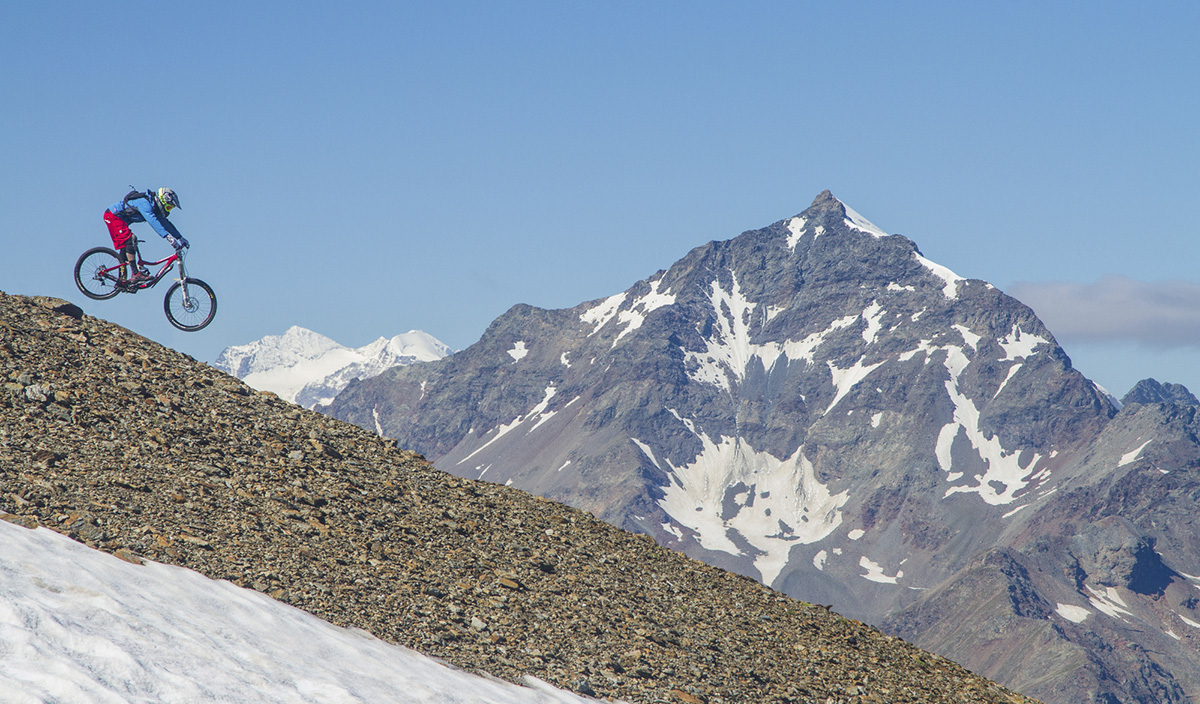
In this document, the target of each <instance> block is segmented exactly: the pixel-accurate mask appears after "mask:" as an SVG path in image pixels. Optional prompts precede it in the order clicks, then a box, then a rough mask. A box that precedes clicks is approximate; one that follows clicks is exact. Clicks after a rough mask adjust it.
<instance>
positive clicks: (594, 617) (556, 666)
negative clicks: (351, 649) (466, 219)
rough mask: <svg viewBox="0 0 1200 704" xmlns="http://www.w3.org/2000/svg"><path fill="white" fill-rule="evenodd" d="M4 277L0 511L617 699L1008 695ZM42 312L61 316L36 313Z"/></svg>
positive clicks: (479, 661) (823, 613)
mask: <svg viewBox="0 0 1200 704" xmlns="http://www.w3.org/2000/svg"><path fill="white" fill-rule="evenodd" d="M42 303H43V304H44V305H43V304H39V303H38V302H35V301H33V300H30V299H25V298H21V297H17V296H8V295H5V294H2V293H0V374H2V375H3V377H4V379H5V381H4V387H3V389H0V515H2V516H3V517H4V518H6V519H7V520H10V521H14V522H18V523H21V524H24V525H27V526H34V525H45V526H48V527H50V528H54V529H56V530H59V531H61V532H64V533H67V534H69V535H71V536H72V537H74V538H75V539H77V540H80V541H82V542H85V543H87V544H89V545H92V546H94V547H97V548H99V549H102V550H107V551H110V552H113V553H115V554H117V555H118V556H121V557H123V558H124V559H127V560H130V561H132V562H138V561H140V560H142V559H144V558H150V559H154V560H159V561H162V562H167V563H171V564H176V565H180V566H184V567H189V568H192V569H195V570H198V571H200V572H202V573H204V574H206V575H208V576H210V577H213V578H221V579H228V580H231V581H233V582H236V583H237V584H239V585H243V586H249V587H253V588H255V589H258V590H261V591H264V592H267V593H269V594H271V595H273V596H274V597H275V598H278V599H280V600H282V601H285V602H287V603H290V604H293V605H295V606H298V607H300V608H303V609H306V610H308V611H310V612H312V613H314V614H316V615H318V616H321V617H323V618H326V619H328V620H330V621H332V622H334V623H336V624H339V625H343V626H357V627H361V628H364V629H367V630H369V631H371V632H372V633H374V634H376V635H378V636H379V637H381V638H384V639H387V640H390V641H393V642H396V643H401V644H404V645H407V646H410V647H413V648H416V649H419V650H421V651H422V652H425V653H428V654H432V655H436V656H438V657H440V658H443V659H445V660H446V661H448V662H450V663H452V664H454V665H457V666H459V667H463V668H467V669H471V670H477V671H487V672H491V673H493V674H496V675H498V676H501V677H507V678H510V679H515V678H517V677H519V676H520V675H522V674H524V673H529V674H533V675H535V676H537V677H540V678H542V679H545V680H548V681H550V682H552V683H554V684H556V685H558V686H561V687H566V688H571V689H575V690H578V691H585V692H596V693H598V694H600V695H602V696H605V697H618V698H622V699H626V700H628V701H631V702H662V701H678V702H709V703H710V704H716V703H717V702H829V701H833V702H855V703H858V702H913V703H917V702H946V703H950V702H955V703H957V702H1026V701H1030V700H1028V699H1026V698H1024V697H1021V696H1019V695H1015V694H1012V693H1010V692H1008V691H1006V690H1004V689H1003V688H1001V687H999V686H997V685H995V684H993V683H991V682H989V681H987V680H985V679H983V678H981V677H978V676H975V675H972V674H970V673H968V672H966V671H965V670H963V669H962V668H961V667H959V666H957V665H955V664H953V663H951V662H949V661H947V660H945V659H943V658H941V657H938V656H935V655H931V654H929V653H926V652H923V651H920V650H918V649H916V648H914V647H912V646H910V645H908V644H906V643H904V642H903V641H901V640H899V639H897V638H894V637H889V636H885V635H883V634H882V633H880V632H879V631H877V630H875V629H873V628H870V627H868V626H865V625H863V624H862V623H859V622H856V621H852V620H847V619H845V618H842V617H840V616H838V615H837V614H835V613H832V612H830V611H829V610H828V609H827V608H821V607H819V606H814V605H811V604H807V603H803V602H799V601H795V600H793V599H790V598H788V597H786V596H784V595H782V594H780V593H778V592H775V591H772V590H770V589H768V588H766V587H763V586H762V585H760V584H757V583H755V582H753V581H751V580H748V579H745V578H743V577H739V576H736V575H734V574H731V573H728V572H724V571H721V570H718V569H715V568H712V567H710V566H707V565H704V564H702V563H699V562H696V561H693V560H690V559H688V558H686V557H684V556H682V555H680V554H678V553H675V552H672V551H669V550H666V549H663V548H661V547H659V546H656V545H655V544H654V543H653V541H651V540H649V539H647V538H645V537H643V536H636V535H633V534H630V533H626V532H623V531H620V530H617V529H615V528H613V527H611V526H608V525H606V524H604V523H601V522H599V521H597V520H595V519H593V518H592V517H591V516H589V515H587V514H586V513H583V512H581V511H578V510H575V509H571V508H568V507H565V506H563V505H560V504H556V503H553V502H550V501H546V500H544V499H540V498H537V497H533V496H530V495H528V494H525V493H523V492H520V491H517V490H515V489H510V488H506V487H502V486H497V485H494V484H489V483H485V482H476V481H471V480H463V479H458V478H455V477H453V476H450V475H447V474H445V473H443V472H440V471H438V470H436V469H434V468H433V467H432V466H431V465H430V464H428V463H427V462H425V461H424V460H423V459H422V458H420V457H418V456H416V455H414V454H413V453H411V452H407V451H400V450H397V449H395V446H394V442H390V441H385V440H383V439H381V438H379V437H378V436H376V435H374V434H373V433H369V432H366V431H363V430H361V429H359V428H356V427H354V426H352V425H349V424H346V423H342V422H339V421H336V420H333V419H331V418H328V417H326V416H322V415H318V414H316V413H312V412H309V411H305V410H303V409H300V408H298V407H296V406H294V405H292V404H289V403H286V402H284V401H281V400H280V399H279V398H277V397H275V396H274V395H272V394H265V393H258V392H254V391H253V390H251V389H250V388H249V387H248V386H246V385H244V384H242V383H240V382H239V381H237V380H236V379H234V378H232V377H229V376H226V375H225V374H223V373H221V372H219V371H217V370H215V369H212V368H210V367H207V366H205V365H202V364H198V363H196V362H195V361H194V360H192V359H191V358H189V357H187V356H185V355H181V354H179V353H176V352H174V351H172V350H168V349H164V348H162V347H161V346H159V345H157V344H154V343H152V342H150V341H148V340H146V339H144V338H141V337H139V336H137V335H135V334H133V333H131V332H129V331H127V330H124V329H122V328H119V327H117V326H114V325H111V324H108V323H105V322H103V321H100V320H97V319H95V318H91V317H88V316H84V315H82V314H81V312H80V311H79V309H78V308H69V307H67V305H66V304H65V302H63V301H57V302H55V301H43V302H42ZM55 309H57V310H58V311H61V312H56V310H55Z"/></svg>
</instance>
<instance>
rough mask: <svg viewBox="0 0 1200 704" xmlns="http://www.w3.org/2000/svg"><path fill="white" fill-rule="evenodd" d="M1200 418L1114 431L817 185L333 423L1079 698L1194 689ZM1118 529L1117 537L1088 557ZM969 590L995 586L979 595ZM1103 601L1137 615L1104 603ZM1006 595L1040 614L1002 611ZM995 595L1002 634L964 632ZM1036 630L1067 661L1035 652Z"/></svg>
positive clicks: (1011, 339) (960, 293)
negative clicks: (799, 208)
mask: <svg viewBox="0 0 1200 704" xmlns="http://www.w3.org/2000/svg"><path fill="white" fill-rule="evenodd" d="M1185 391H1186V390H1185ZM1168 396H1169V397H1170V398H1171V399H1176V398H1181V397H1182V396H1181V394H1179V393H1178V392H1169V393H1168ZM1189 396H1190V394H1189ZM1189 408H1190V407H1184V406H1180V405H1178V404H1176V403H1173V402H1172V403H1167V404H1160V403H1152V404H1133V405H1131V406H1129V407H1127V408H1126V410H1125V411H1123V412H1121V413H1120V414H1118V411H1117V408H1116V406H1115V405H1114V404H1113V403H1112V402H1111V401H1110V400H1109V399H1108V397H1107V396H1106V394H1104V393H1102V392H1101V391H1100V390H1098V389H1097V387H1096V386H1095V385H1094V384H1092V383H1091V382H1090V381H1088V380H1087V379H1085V378H1084V377H1083V376H1082V375H1081V374H1079V373H1078V372H1077V371H1076V370H1074V369H1073V368H1072V367H1071V364H1070V360H1069V359H1068V358H1067V356H1066V354H1064V352H1063V351H1062V349H1061V348H1060V347H1059V346H1058V345H1057V343H1056V342H1055V341H1054V337H1053V336H1052V335H1051V334H1050V332H1049V331H1048V330H1046V328H1045V327H1044V326H1043V325H1042V323H1041V321H1040V320H1038V318H1037V317H1036V316H1035V315H1034V313H1033V311H1032V310H1030V309H1029V308H1028V307H1026V306H1025V305H1023V304H1021V303H1020V302H1019V301H1017V300H1015V299H1013V298H1011V297H1009V296H1007V295H1005V294H1004V293H1002V292H1001V291H999V290H997V289H996V288H994V287H992V286H991V285H989V284H987V283H985V282H983V281H978V280H967V279H963V278H961V277H958V276H956V275H955V274H954V273H953V272H950V271H949V270H947V269H945V268H944V267H941V266H939V265H937V264H935V263H933V262H931V261H929V260H928V259H926V258H925V257H923V256H922V255H921V254H920V252H919V250H918V249H917V247H916V245H915V244H914V243H913V242H912V241H910V240H908V239H906V238H904V237H901V236H898V235H888V234H886V233H884V232H883V231H882V230H880V229H879V228H878V227H876V226H874V225H872V224H871V223H870V222H869V221H867V220H866V219H864V218H863V217H862V216H861V215H859V214H858V213H855V212H854V211H853V210H852V209H850V208H848V207H846V206H845V205H844V204H842V203H841V202H839V201H838V200H837V199H836V198H834V197H833V196H832V195H831V194H829V193H828V192H826V193H822V194H821V195H820V196H818V197H817V199H816V200H815V201H814V203H813V205H812V206H811V207H810V208H809V209H807V210H805V211H804V212H803V213H801V214H799V215H797V216H795V217H792V218H789V219H786V220H782V221H780V222H777V223H775V224H773V225H770V226H769V227H766V228H763V229H760V230H754V231H750V232H746V233H743V234H742V235H740V236H738V237H735V238H734V239H732V240H728V241H723V242H711V243H709V244H707V245H704V246H702V247H698V248H696V249H695V250H693V251H692V252H690V253H688V254H687V255H686V256H685V257H683V258H682V259H680V260H679V261H678V262H676V263H675V264H673V265H672V266H671V267H669V268H668V269H666V270H664V271H659V272H657V273H655V274H654V275H653V276H651V277H650V278H648V279H646V280H644V281H640V282H638V283H636V284H634V285H633V286H632V287H631V288H629V289H628V290H627V291H625V292H623V293H620V294H616V295H614V296H611V297H609V298H606V299H601V300H597V301H591V302H588V303H584V304H581V305H579V306H576V307H575V308H571V309H564V310H542V309H538V308H533V307H531V306H525V305H522V306H516V307H514V308H513V309H511V310H510V311H508V312H507V313H506V314H504V315H503V316H501V317H500V318H498V319H497V320H496V321H495V322H494V323H493V324H492V325H491V326H490V327H489V328H488V330H487V331H486V332H485V334H484V335H483V337H482V339H481V340H480V341H479V342H478V343H477V344H475V345H473V346H472V347H470V348H468V349H466V350H464V351H462V352H459V353H456V354H455V355H453V356H452V357H449V358H447V359H445V360H441V361H439V362H433V363H430V364H424V365H420V366H419V367H412V368H407V369H392V370H389V371H388V372H385V373H384V374H382V375H380V376H378V377H375V378H372V379H366V380H362V381H359V382H356V383H353V384H351V385H350V386H348V387H347V389H346V390H345V391H344V392H343V393H342V394H340V395H339V396H338V397H337V398H336V399H335V400H334V402H333V404H331V406H330V407H329V408H328V409H327V410H328V412H329V413H331V414H332V415H334V416H335V417H338V418H342V419H345V420H350V421H352V422H354V423H356V424H358V425H360V426H362V427H364V428H372V429H376V430H378V431H380V432H381V433H382V434H384V435H386V436H389V437H395V438H397V439H398V440H399V442H400V444H401V445H402V446H405V447H411V448H413V449H415V450H417V451H419V452H422V453H424V454H426V455H427V456H429V457H432V458H434V459H435V463H436V465H437V466H438V467H439V468H441V469H444V470H446V471H448V472H451V473H454V474H456V475H459V476H462V477H470V478H475V479H484V480H488V481H493V482H497V483H501V484H511V485H512V486H516V487H519V488H522V489H525V490H527V491H530V492H535V493H538V494H541V495H543V496H547V497H550V498H553V499H555V500H558V501H562V502H564V503H568V504H570V505H573V506H576V507H579V508H583V509H585V510H587V511H590V512H591V513H593V514H594V515H596V516H598V517H600V518H602V519H604V520H606V521H608V522H611V523H613V524H615V525H618V526H621V527H623V528H626V529H629V530H632V531H639V532H644V533H646V534H649V535H651V536H653V537H654V538H655V539H656V540H657V541H658V542H660V543H662V544H664V545H667V546H669V547H672V548H674V549H677V550H680V551H682V552H684V553H685V554H687V555H690V556H692V557H695V558H698V559H701V560H704V561H705V562H708V563H710V564H713V565H718V566H721V567H724V568H728V569H732V570H735V571H738V572H740V573H742V574H746V575H749V576H752V577H754V578H756V579H759V580H761V581H762V582H764V583H766V584H768V585H771V586H772V587H774V588H776V589H779V590H781V591H784V592H785V593H788V594H790V595H793V596H796V597H798V598H803V599H807V600H810V601H820V602H828V603H832V604H833V605H834V608H835V609H838V610H840V611H842V612H843V613H847V614H849V615H852V616H854V617H857V618H861V619H864V620H866V621H868V622H872V623H877V624H886V625H887V627H888V628H892V629H894V630H896V631H897V632H902V633H903V634H904V635H905V636H906V637H909V638H912V639H914V640H916V641H917V642H919V643H924V644H927V645H928V647H931V648H934V649H937V650H938V652H941V653H943V654H947V655H952V656H953V657H954V658H956V659H958V660H959V661H960V662H963V663H965V664H967V665H968V666H970V667H973V668H976V669H977V670H978V671H980V672H984V673H987V674H989V675H990V676H996V677H1009V678H1010V679H1008V680H1004V681H1006V682H1009V683H1014V685H1015V684H1016V683H1020V685H1021V686H1023V687H1027V688H1028V689H1027V693H1029V694H1032V695H1035V696H1039V697H1043V698H1046V699H1048V700H1052V701H1055V702H1064V704H1066V703H1067V702H1070V703H1071V704H1074V702H1080V701H1092V700H1097V701H1103V700H1104V697H1110V698H1116V700H1119V701H1156V702H1163V701H1185V699H1184V698H1183V697H1184V694H1183V692H1185V691H1186V692H1193V691H1195V692H1197V693H1200V687H1198V686H1197V685H1198V684H1200V679H1198V676H1200V663H1198V662H1196V658H1194V657H1192V656H1191V655H1186V656H1185V655H1177V654H1176V653H1177V652H1178V651H1179V648H1178V640H1176V639H1180V640H1186V641H1187V642H1188V643H1191V642H1196V643H1200V640H1197V641H1193V640H1192V639H1193V638H1195V637H1197V636H1200V634H1196V635H1193V634H1192V633H1191V632H1190V631H1191V630H1192V628H1191V626H1186V624H1187V623H1188V620H1190V621H1192V622H1197V623H1200V612H1196V611H1194V610H1193V609H1194V606H1195V603H1194V602H1191V604H1190V605H1187V604H1186V603H1182V604H1172V605H1171V607H1170V608H1167V607H1165V606H1164V605H1163V603H1162V602H1161V599H1162V598H1166V596H1163V595H1167V596H1169V595H1171V594H1174V593H1176V591H1178V592H1179V593H1182V592H1183V591H1186V586H1187V585H1186V582H1187V580H1188V579H1189V578H1187V577H1186V576H1184V575H1188V574H1200V552H1197V551H1196V550H1195V547H1196V546H1195V541H1196V538H1197V536H1198V535H1200V532H1198V531H1195V530H1193V529H1191V528H1190V525H1191V521H1190V516H1189V515H1187V514H1186V513H1185V511H1184V510H1183V509H1182V508H1177V509H1172V511H1177V512H1178V513H1177V514H1171V515H1170V517H1168V512H1167V511H1165V510H1164V511H1163V512H1162V513H1161V515H1160V516H1159V519H1158V521H1157V522H1147V521H1146V520H1145V515H1146V511H1147V508H1148V507H1149V506H1150V505H1151V504H1153V503H1155V502H1159V501H1167V502H1168V503H1175V502H1183V501H1184V497H1185V496H1186V495H1187V491H1188V490H1189V489H1186V488H1185V486H1187V487H1190V486H1192V484H1193V478H1192V472H1193V468H1194V467H1195V466H1196V465H1197V461H1198V458H1200V449H1198V447H1197V441H1196V435H1195V434H1194V433H1193V431H1192V430H1191V428H1190V423H1191V420H1190V418H1191V415H1190V414H1191V413H1192V412H1193V411H1194V409H1192V410H1189ZM1163 472H1167V473H1166V474H1164V473H1163ZM1135 487H1136V489H1135ZM1134 491H1138V492H1145V495H1144V496H1142V498H1140V499H1138V502H1140V503H1138V505H1137V506H1134V505H1132V504H1133V503H1135V502H1134V500H1133V498H1132V496H1131V495H1130V493H1131V492H1134ZM1168 497H1172V498H1168ZM1118 502H1119V503H1122V504H1126V505H1123V506H1121V507H1117V506H1116V505H1114V504H1115V503H1118ZM1103 516H1114V517H1118V518H1123V519H1125V521H1126V525H1127V530H1126V532H1122V530H1112V531H1101V532H1099V533H1096V534H1095V535H1091V536H1090V537H1088V538H1086V539H1084V542H1079V541H1074V542H1073V539H1074V538H1075V536H1076V534H1077V532H1079V529H1081V528H1082V527H1083V526H1086V525H1089V524H1090V523H1092V522H1094V521H1095V520H1097V519H1099V518H1101V517H1103ZM1185 526H1189V527H1188V528H1185ZM1085 547H1086V548H1087V549H1088V550H1091V552H1090V553H1089V555H1091V557H1089V558H1087V559H1083V557H1081V556H1080V555H1077V554H1076V553H1077V552H1080V551H1083V550H1084V549H1085ZM996 551H999V552H996ZM981 554H984V555H989V554H995V555H1006V556H1008V557H1007V560H1008V563H1009V564H1010V566H1011V567H1010V568H1006V569H998V568H997V567H996V566H995V564H992V563H988V565H985V566H986V567H987V569H986V570H983V572H980V569H981V567H980V566H979V564H978V559H979V556H980V555H981ZM1154 555H1157V556H1158V557H1157V558H1155V557H1154ZM1088 560H1091V561H1090V562H1089V561H1088ZM1168 565H1169V566H1170V567H1167V566H1168ZM1018 567H1019V568H1020V569H1018ZM1021 570H1024V572H1023V573H1022V571H1021ZM1064 570H1065V573H1064ZM1089 570H1093V572H1089ZM1022 574H1024V575H1025V576H1020V575H1022ZM1135 574H1136V575H1140V576H1139V577H1133V575H1135ZM984 577H986V579H985V578H984ZM967 579H969V580H971V582H970V583H971V584H976V585H983V586H985V587H987V588H989V589H995V590H998V592H996V593H991V592H989V593H987V594H986V595H977V598H975V599H968V598H966V597H965V595H966V594H968V593H970V590H964V587H963V586H962V580H967ZM1114 580H1116V581H1122V584H1121V585H1119V586H1118V585H1116V584H1115V583H1113V582H1114ZM1018 584H1019V585H1024V586H1022V587H1020V588H1017V587H1016V586H1014V585H1018ZM1109 588H1111V589H1116V590H1118V591H1117V592H1116V595H1115V596H1111V598H1112V599H1116V598H1117V597H1119V598H1121V599H1125V600H1127V601H1126V607H1127V611H1129V612H1130V613H1131V614H1136V615H1133V616H1130V617H1124V616H1112V615H1111V614H1110V612H1109V611H1106V610H1105V609H1106V608H1107V606H1108V603H1109V602H1106V601H1103V600H1101V601H1092V599H1101V597H1095V596H1094V594H1093V590H1098V592H1099V593H1100V594H1102V595H1105V596H1104V598H1110V596H1109V595H1108V592H1106V591H1105V590H1107V589H1109ZM1014 589H1015V590H1016V593H1018V594H1021V595H1026V596H1028V597H1029V599H1030V600H1031V601H1029V602H1028V603H1024V602H1020V603H1014V602H1013V600H1012V599H1008V598H1000V599H999V601H994V602H993V601H992V598H993V597H997V598H999V597H1001V596H1002V595H1004V594H1010V593H1013V592H1012V590H1014ZM1173 589H1175V590H1176V591H1173ZM937 595H942V596H941V597H939V596H937ZM955 595H958V596H955ZM960 596H961V597H962V598H958V597H960ZM951 597H954V598H951ZM1156 599H1157V600H1158V601H1157V602H1156V601H1155V600H1156ZM1134 601H1137V602H1138V606H1137V607H1136V608H1135V605H1134V603H1133V602H1134ZM1143 601H1144V602H1145V603H1144V604H1143V603H1142V602H1143ZM1009 603H1013V605H1012V606H1011V608H1010V607H1007V606H1005V604H1009ZM1113 603H1116V602H1115V601H1114V602H1113ZM988 604H993V605H994V606H995V607H996V608H997V609H1000V610H999V611H989V612H988V619H989V622H990V623H1004V624H1008V625H1006V626H1005V627H1004V628H998V629H995V630H994V636H989V635H986V634H988V633H992V632H993V631H989V630H988V629H986V628H984V629H981V630H980V632H979V633H980V634H979V635H978V636H975V635H972V633H973V632H974V629H973V628H972V625H973V624H975V621H974V620H973V617H972V616H971V613H972V610H974V609H978V608H983V607H985V606H987V605H988ZM1046 604H1049V605H1050V607H1049V608H1046V606H1045V605H1046ZM1059 605H1064V606H1066V607H1073V608H1079V609H1085V610H1087V612H1088V613H1089V614H1090V615H1091V617H1089V618H1088V619H1087V620H1084V621H1082V622H1080V623H1075V622H1073V621H1071V620H1070V619H1069V618H1066V617H1064V616H1062V615H1060V610H1059V609H1058V606H1059ZM1142 605H1144V606H1145V609H1144V610H1143V609H1142V608H1141V606H1142ZM951 607H953V608H951ZM1062 612H1065V613H1068V614H1070V615H1072V616H1073V617H1078V616H1079V614H1080V613H1082V612H1076V611H1073V610H1072V608H1066V609H1064V610H1062ZM913 614H920V617H919V618H917V617H914V616H913ZM1122 619H1126V620H1122ZM1184 619H1187V620H1184ZM964 624H968V625H966V626H964ZM1063 624H1066V625H1065V626H1063ZM951 631H952V632H953V638H947V637H942V636H941V635H939V634H941V633H943V632H946V633H949V632H951ZM1035 634H1036V637H1038V638H1041V637H1043V636H1044V637H1045V638H1046V639H1048V640H1047V641H1046V642H1047V643H1052V645H1049V646H1047V647H1052V648H1054V649H1058V650H1059V651H1060V652H1061V653H1062V654H1063V655H1062V659H1058V660H1056V659H1054V658H1048V659H1043V660H1040V661H1039V660H1036V659H1032V658H1030V657H1029V656H1028V651H1027V650H1026V649H1025V648H1026V646H1027V645H1028V644H1029V642H1030V641H1027V640H1025V639H1027V638H1032V637H1035ZM996 639H1000V640H999V641H997V640H996ZM1125 643H1134V644H1138V646H1139V647H1138V648H1124V644H1125ZM1115 649H1123V650H1122V654H1121V655H1120V656H1117V655H1114V654H1113V652H1115ZM1005 658H1009V659H1008V660H1006V659H1005ZM1064 663H1074V664H1075V665H1077V666H1078V667H1065V666H1064ZM1147 692H1154V693H1155V694H1153V695H1147V694H1146V693H1147ZM1144 696H1161V698H1159V699H1144V698H1143V699H1139V698H1137V697H1144Z"/></svg>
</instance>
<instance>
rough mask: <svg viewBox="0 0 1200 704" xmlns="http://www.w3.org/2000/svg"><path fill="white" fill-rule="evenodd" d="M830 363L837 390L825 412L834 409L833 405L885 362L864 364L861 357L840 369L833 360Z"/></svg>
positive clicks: (830, 370)
mask: <svg viewBox="0 0 1200 704" xmlns="http://www.w3.org/2000/svg"><path fill="white" fill-rule="evenodd" d="M826 364H828V365H829V373H830V375H831V376H832V377H833V387H834V389H836V390H837V392H836V393H835V394H834V395H833V401H831V402H830V403H829V407H828V408H826V409H825V413H829V412H830V411H832V410H833V407H834V406H836V405H837V404H838V401H841V400H842V399H843V398H844V397H845V396H846V394H848V393H850V391H851V390H852V389H853V388H854V387H855V386H857V385H858V384H859V382H861V381H862V380H863V379H865V378H867V375H868V374H870V373H871V372H873V371H875V369H876V368H878V367H879V366H881V365H882V364H883V362H882V361H879V362H876V363H875V364H863V361H862V360H861V359H860V360H858V361H857V362H855V363H854V365H853V366H851V367H848V368H846V369H839V368H838V367H837V365H835V364H834V363H833V362H826Z"/></svg>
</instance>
